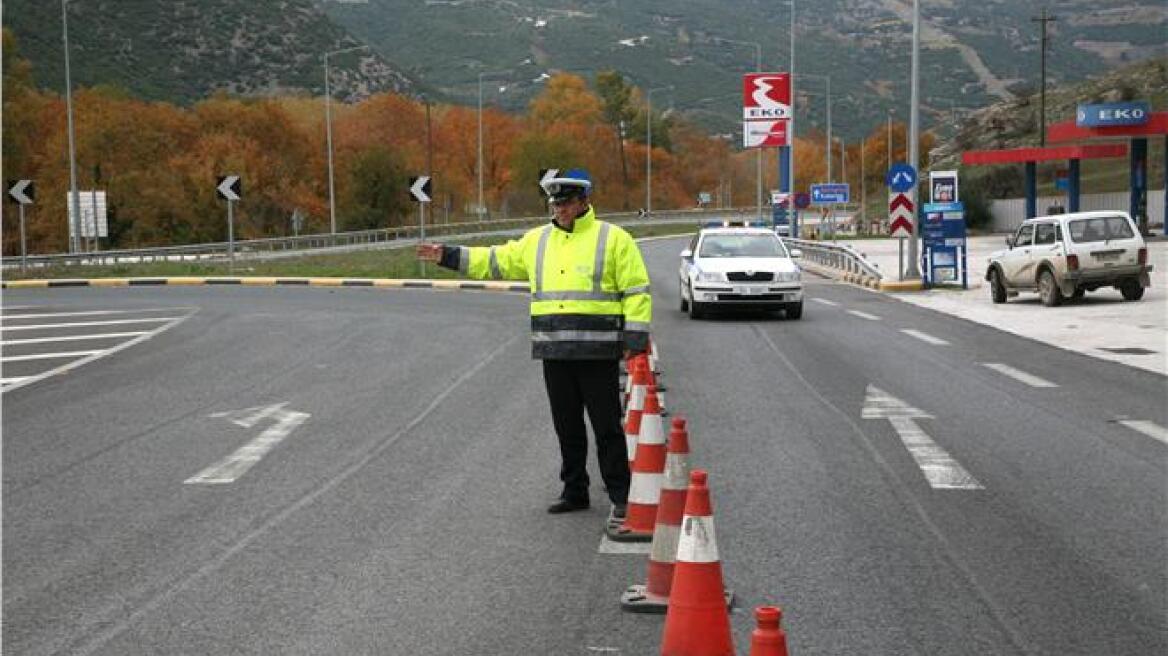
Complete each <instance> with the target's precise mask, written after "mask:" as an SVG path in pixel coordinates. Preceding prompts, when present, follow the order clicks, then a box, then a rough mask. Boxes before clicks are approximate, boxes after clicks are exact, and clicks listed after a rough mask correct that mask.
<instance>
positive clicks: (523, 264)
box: [442, 207, 653, 360]
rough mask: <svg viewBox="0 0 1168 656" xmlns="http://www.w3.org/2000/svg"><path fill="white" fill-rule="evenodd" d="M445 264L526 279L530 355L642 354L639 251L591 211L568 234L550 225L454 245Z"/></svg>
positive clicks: (647, 316)
mask: <svg viewBox="0 0 1168 656" xmlns="http://www.w3.org/2000/svg"><path fill="white" fill-rule="evenodd" d="M452 255H453V253H452ZM448 259H453V258H446V257H444V258H443V262H442V264H443V265H444V266H451V265H454V266H457V268H458V270H459V271H461V272H462V273H464V274H466V275H468V276H470V277H471V278H477V279H490V280H527V281H528V283H529V284H530V285H531V331H532V332H531V340H532V349H531V350H532V356H533V357H535V358H538V359H547V360H598V359H614V358H620V357H621V355H622V353H623V351H624V350H625V349H628V350H631V351H644V350H646V349H648V346H649V324H650V320H651V317H652V312H653V301H652V298H651V297H650V295H649V274H648V272H647V271H646V270H645V262H644V260H642V259H641V251H640V249H638V248H637V244H636V242H635V241H633V238H632V236H631V235H629V233H628V232H626V231H625V230H624V229H623V228H621V227H619V226H615V225H612V224H610V223H606V222H604V221H600V220H599V219H597V218H596V214H595V212H594V211H593V209H592V208H591V207H589V208H588V211H587V212H586V213H585V214H583V215H582V216H580V217H578V218H577V219H576V221H575V223H574V224H573V226H572V230H571V231H568V230H564V229H563V228H560V227H558V226H557V225H555V224H554V223H551V224H548V225H545V226H541V227H538V228H534V229H532V230H529V231H528V232H527V233H526V234H524V235H523V236H522V237H520V238H519V239H517V240H513V241H509V242H507V243H506V244H500V245H498V246H480V247H471V248H468V247H460V248H458V250H457V263H455V262H448V261H447V260H448ZM452 268H453V267H452Z"/></svg>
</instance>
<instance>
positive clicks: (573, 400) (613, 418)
mask: <svg viewBox="0 0 1168 656" xmlns="http://www.w3.org/2000/svg"><path fill="white" fill-rule="evenodd" d="M543 380H544V383H545V384H546V385H547V394H548V400H549V401H550V402H551V406H552V422H553V423H554V424H555V427H556V435H557V436H558V437H559V438H560V455H561V457H562V458H563V466H562V467H561V469H560V480H561V481H563V482H564V493H563V497H564V498H565V499H572V500H579V501H583V500H586V499H588V470H587V467H586V465H587V462H588V433H587V431H586V429H585V427H584V411H585V410H587V411H588V419H589V421H590V422H591V423H592V432H593V433H594V434H595V435H596V458H597V462H598V464H599V465H600V476H601V478H603V479H604V485H605V487H606V488H607V489H608V498H609V499H610V500H612V502H613V503H625V502H626V501H627V500H628V496H629V453H628V447H627V446H626V445H625V431H624V427H623V426H621V403H620V368H619V362H618V361H617V360H544V361H543Z"/></svg>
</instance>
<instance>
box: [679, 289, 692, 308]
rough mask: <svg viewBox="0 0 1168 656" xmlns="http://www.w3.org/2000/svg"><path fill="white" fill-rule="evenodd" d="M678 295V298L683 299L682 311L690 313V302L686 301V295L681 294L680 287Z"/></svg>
mask: <svg viewBox="0 0 1168 656" xmlns="http://www.w3.org/2000/svg"><path fill="white" fill-rule="evenodd" d="M677 295H678V297H680V298H681V305H680V309H681V311H682V312H688V311H689V301H687V300H685V295H684V294H682V293H681V287H680V286H679V287H678V288H677Z"/></svg>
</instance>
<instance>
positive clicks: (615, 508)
mask: <svg viewBox="0 0 1168 656" xmlns="http://www.w3.org/2000/svg"><path fill="white" fill-rule="evenodd" d="M628 512H629V506H628V504H624V503H614V504H612V518H613V519H624V518H625V515H627V514H628Z"/></svg>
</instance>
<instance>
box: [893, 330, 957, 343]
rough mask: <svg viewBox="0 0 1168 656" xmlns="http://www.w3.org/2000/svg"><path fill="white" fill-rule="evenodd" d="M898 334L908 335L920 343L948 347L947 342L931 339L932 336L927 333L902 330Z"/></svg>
mask: <svg viewBox="0 0 1168 656" xmlns="http://www.w3.org/2000/svg"><path fill="white" fill-rule="evenodd" d="M900 332H902V333H904V334H905V335H908V336H909V337H916V338H917V339H919V340H921V341H922V342H926V343H928V344H932V345H934V346H948V345H949V342H947V341H945V340H943V339H941V338H940V337H933V336H932V335H930V334H928V333H922V332H921V331H919V330H902V331H900Z"/></svg>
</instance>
